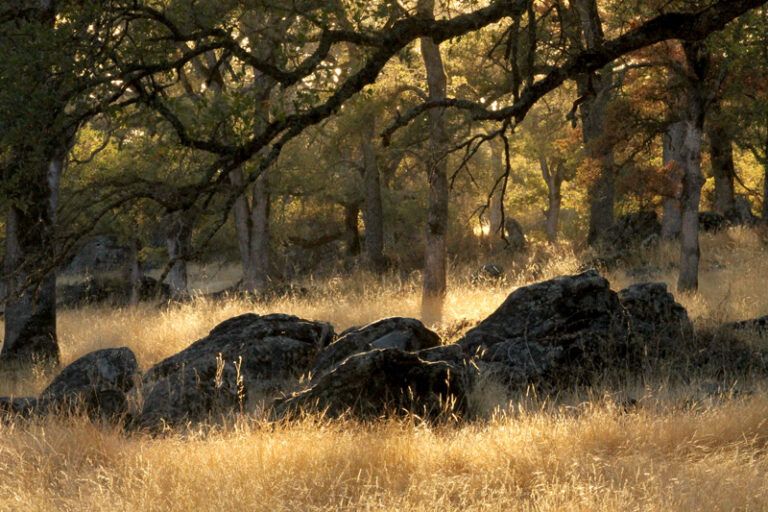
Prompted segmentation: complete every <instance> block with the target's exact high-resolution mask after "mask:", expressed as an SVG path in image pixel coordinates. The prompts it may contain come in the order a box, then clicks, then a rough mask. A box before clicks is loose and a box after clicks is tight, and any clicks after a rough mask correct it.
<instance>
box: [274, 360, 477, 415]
mask: <svg viewBox="0 0 768 512" xmlns="http://www.w3.org/2000/svg"><path fill="white" fill-rule="evenodd" d="M465 394H466V384H465V381H464V374H463V369H462V368H461V367H458V366H455V365H452V364H449V363H446V362H442V361H440V362H428V361H424V360H423V359H421V358H420V357H419V356H418V355H416V354H414V353H411V352H405V351H403V350H399V349H396V348H387V349H375V350H371V351H369V352H364V353H362V354H355V355H353V356H351V357H349V358H347V359H345V360H344V362H343V363H341V364H340V365H338V366H336V367H335V368H334V369H333V371H331V372H328V373H326V374H324V375H322V376H320V377H319V378H318V379H317V380H316V381H315V382H314V383H313V385H312V386H311V387H310V388H308V389H306V390H304V391H302V392H300V393H297V394H294V395H293V396H290V397H288V398H285V399H279V400H277V401H276V404H275V407H276V411H277V413H278V414H279V415H283V414H286V413H288V414H291V413H297V412H300V411H323V412H325V413H326V414H327V415H329V416H331V417H337V416H340V415H342V414H345V413H351V414H354V415H355V416H358V417H363V418H369V417H378V416H382V415H389V414H393V415H395V414H400V413H403V412H406V411H407V412H413V413H415V414H418V415H420V416H422V417H435V416H439V415H440V414H441V413H442V412H445V411H447V410H449V411H451V412H454V413H459V414H460V413H461V412H462V411H463V410H464V408H465V406H466V403H465Z"/></svg>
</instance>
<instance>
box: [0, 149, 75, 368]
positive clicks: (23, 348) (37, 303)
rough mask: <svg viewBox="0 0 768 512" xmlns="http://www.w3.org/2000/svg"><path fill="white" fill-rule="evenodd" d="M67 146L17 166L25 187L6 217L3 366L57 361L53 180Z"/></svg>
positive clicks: (55, 187)
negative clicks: (21, 166) (26, 165)
mask: <svg viewBox="0 0 768 512" xmlns="http://www.w3.org/2000/svg"><path fill="white" fill-rule="evenodd" d="M68 146H69V145H68V144H64V145H63V147H60V148H57V149H56V150H55V153H56V154H55V156H53V157H52V158H50V159H48V160H47V161H46V160H43V161H42V162H39V161H38V162H37V163H36V165H35V164H33V165H34V167H33V168H28V167H25V168H23V169H21V168H20V169H18V172H23V173H24V174H25V175H24V176H23V178H24V181H25V183H26V187H25V190H24V191H23V197H22V198H18V199H19V202H18V204H22V205H23V207H20V206H17V204H12V205H11V206H10V208H9V210H8V216H7V218H6V240H5V260H4V270H5V276H6V290H7V294H8V299H7V302H6V306H5V338H4V342H3V348H2V351H1V352H0V362H2V364H3V366H6V367H15V368H25V367H29V366H30V365H33V364H35V365H37V364H39V365H42V366H46V367H49V366H56V365H58V363H59V346H58V342H57V337H56V269H55V247H56V245H55V240H54V235H55V228H56V209H57V208H58V190H59V181H60V179H61V173H62V171H63V168H64V162H65V158H66V154H67V152H68ZM22 158H24V157H22ZM30 160H31V162H35V160H36V159H35V158H34V157H32V158H30ZM21 165H23V164H21ZM30 167H32V166H30Z"/></svg>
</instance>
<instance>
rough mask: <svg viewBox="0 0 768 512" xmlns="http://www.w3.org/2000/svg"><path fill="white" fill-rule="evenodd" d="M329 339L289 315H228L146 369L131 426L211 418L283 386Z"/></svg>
mask: <svg viewBox="0 0 768 512" xmlns="http://www.w3.org/2000/svg"><path fill="white" fill-rule="evenodd" d="M332 339H333V327H332V326H331V325H329V324H326V323H322V322H311V321H308V320H303V319H301V318H298V317H295V316H290V315H282V314H272V315H265V316H259V315H256V314H252V313H249V314H245V315H241V316H238V317H235V318H231V319H229V320H227V321H225V322H223V323H221V324H219V325H218V326H216V327H215V328H214V329H213V330H212V331H211V332H210V333H209V334H208V336H206V337H205V338H203V339H201V340H198V341H196V342H195V343H193V344H192V345H190V346H189V347H188V348H186V349H185V350H183V351H181V352H179V353H178V354H176V355H174V356H171V357H169V358H168V359H165V360H164V361H161V362H160V363H158V364H157V365H155V366H154V367H152V368H150V369H149V370H148V371H147V373H146V374H145V376H144V379H143V405H142V407H141V410H140V411H139V412H138V414H137V416H136V424H137V426H139V427H142V428H148V429H157V428H159V427H161V426H163V425H165V424H168V425H182V424H184V423H185V422H187V421H205V420H207V419H215V418H216V417H218V416H220V415H222V414H224V415H226V414H229V413H231V412H234V411H237V410H239V409H240V408H242V407H246V406H250V405H252V404H254V403H255V402H256V401H258V400H259V399H261V398H266V397H268V396H269V395H271V394H273V393H276V392H278V391H281V390H286V389H290V388H292V387H293V386H295V384H296V383H297V382H298V379H299V378H300V377H301V376H302V375H304V374H306V373H307V372H308V371H309V370H310V368H311V367H312V364H313V363H314V362H315V359H316V357H317V354H318V353H319V352H320V350H321V349H322V348H323V347H325V346H327V345H328V344H329V343H330V342H331V340H332Z"/></svg>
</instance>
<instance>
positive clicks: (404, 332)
mask: <svg viewBox="0 0 768 512" xmlns="http://www.w3.org/2000/svg"><path fill="white" fill-rule="evenodd" d="M438 346H440V336H438V335H437V334H436V333H434V332H432V331H430V330H429V329H427V328H426V327H425V326H424V324H423V323H421V321H419V320H416V319H415V318H402V317H392V318H384V319H382V320H378V321H376V322H373V323H371V324H368V325H366V326H365V327H360V328H354V329H348V330H347V331H345V332H344V333H342V336H341V337H340V338H339V339H338V340H336V341H335V342H334V343H332V344H331V345H329V346H328V347H327V348H326V349H325V350H323V351H322V352H321V353H320V354H319V355H318V358H317V361H316V362H315V365H314V367H313V368H312V375H313V378H316V377H318V376H320V375H324V374H325V373H327V372H329V371H331V370H333V368H335V367H336V366H337V365H338V364H339V363H341V362H342V361H344V360H345V359H346V358H348V357H349V356H351V355H354V354H359V353H362V352H367V351H369V350H373V349H381V348H396V349H399V350H403V351H405V352H416V351H419V350H424V349H428V348H433V347H438Z"/></svg>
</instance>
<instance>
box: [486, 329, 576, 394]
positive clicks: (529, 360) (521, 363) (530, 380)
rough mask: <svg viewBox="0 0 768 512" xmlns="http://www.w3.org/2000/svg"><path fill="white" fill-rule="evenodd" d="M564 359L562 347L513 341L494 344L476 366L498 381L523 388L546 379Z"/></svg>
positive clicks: (519, 340)
mask: <svg viewBox="0 0 768 512" xmlns="http://www.w3.org/2000/svg"><path fill="white" fill-rule="evenodd" d="M562 357H563V348H562V347H559V346H552V345H540V344H539V343H536V342H534V341H524V340H521V339H514V340H509V341H502V342H501V343H496V344H495V345H492V346H491V347H490V348H488V349H487V350H485V351H484V352H483V353H482V354H481V355H480V357H479V360H478V361H477V362H476V364H477V365H478V367H479V369H480V370H481V371H483V372H484V373H485V374H487V375H490V376H491V377H493V378H494V379H496V380H497V381H498V382H502V383H504V384H506V385H508V386H510V387H515V388H520V387H525V386H527V385H528V384H536V383H539V382H541V381H544V380H546V379H547V377H548V376H550V373H551V372H552V371H553V370H556V369H557V368H558V366H559V365H560V364H561V362H562Z"/></svg>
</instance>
